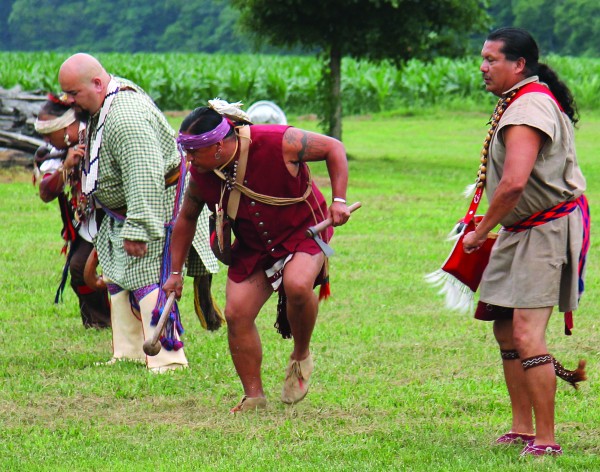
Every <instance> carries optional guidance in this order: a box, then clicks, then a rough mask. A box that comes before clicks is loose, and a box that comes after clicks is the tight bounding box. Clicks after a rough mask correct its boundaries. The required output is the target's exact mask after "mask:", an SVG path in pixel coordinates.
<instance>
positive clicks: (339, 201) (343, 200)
mask: <svg viewBox="0 0 600 472" xmlns="http://www.w3.org/2000/svg"><path fill="white" fill-rule="evenodd" d="M333 201H334V202H338V203H344V204H345V203H346V199H345V198H341V197H333Z"/></svg>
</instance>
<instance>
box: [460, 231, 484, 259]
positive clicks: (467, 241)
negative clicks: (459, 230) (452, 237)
mask: <svg viewBox="0 0 600 472" xmlns="http://www.w3.org/2000/svg"><path fill="white" fill-rule="evenodd" d="M486 240H487V234H486V235H485V236H483V237H481V236H478V235H477V231H471V232H470V233H467V234H465V237H464V238H463V250H464V251H465V252H466V253H467V254H471V253H472V252H475V251H477V249H479V248H480V247H481V246H483V243H485V242H486Z"/></svg>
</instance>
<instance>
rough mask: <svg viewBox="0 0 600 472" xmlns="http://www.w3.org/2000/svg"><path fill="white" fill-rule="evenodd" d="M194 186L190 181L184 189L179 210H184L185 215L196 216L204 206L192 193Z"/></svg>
mask: <svg viewBox="0 0 600 472" xmlns="http://www.w3.org/2000/svg"><path fill="white" fill-rule="evenodd" d="M195 187H196V185H195V184H194V183H193V182H191V181H190V184H189V186H188V188H187V189H186V191H185V198H184V200H183V205H182V208H181V211H182V212H185V215H186V216H193V217H196V218H197V217H198V215H199V214H200V212H201V211H202V208H203V207H204V202H203V201H202V200H201V199H200V198H199V197H198V196H197V195H196V194H195V193H194V190H195Z"/></svg>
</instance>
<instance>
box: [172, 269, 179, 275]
mask: <svg viewBox="0 0 600 472" xmlns="http://www.w3.org/2000/svg"><path fill="white" fill-rule="evenodd" d="M171 275H181V272H180V271H177V270H174V271H173V272H171Z"/></svg>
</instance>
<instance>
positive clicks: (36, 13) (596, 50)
mask: <svg viewBox="0 0 600 472" xmlns="http://www.w3.org/2000/svg"><path fill="white" fill-rule="evenodd" d="M236 3H237V4H238V6H239V3H240V2H235V1H234V0H165V1H163V2H149V1H148V0H102V1H100V0H86V1H83V0H74V1H71V0H0V50H4V51H47V50H54V51H74V50H80V51H90V52H106V51H113V52H140V51H144V52H170V51H178V52H207V53H216V52H221V53H223V52H225V53H242V52H270V53H283V52H294V53H298V52H302V49H300V46H296V49H290V48H284V47H281V46H270V45H269V44H267V43H265V42H264V41H263V42H261V38H260V37H259V36H257V35H256V34H252V33H251V32H249V31H248V30H241V29H240V27H239V22H238V19H239V16H240V11H239V8H236V7H235V5H234V4H236ZM242 3H243V2H242ZM276 3H277V4H282V5H287V4H289V5H291V6H292V7H296V6H297V5H298V4H300V5H301V4H302V3H304V4H306V8H307V9H314V6H315V5H317V7H318V8H321V9H323V10H324V9H327V8H328V4H329V3H331V2H328V1H326V0H325V1H319V2H315V1H314V0H306V1H304V2H299V1H290V0H278V1H277V2H276ZM353 3H356V2H353ZM390 3H392V4H398V2H397V1H393V0H392V1H391V2H390ZM421 3H431V5H432V6H434V7H435V8H439V6H440V4H443V3H449V2H448V1H447V0H446V1H444V2H434V1H433V0H431V1H430V2H421ZM477 3H478V4H479V8H480V9H481V10H482V11H483V12H485V13H486V14H487V17H488V19H487V21H486V27H487V29H488V30H490V29H493V28H496V27H499V26H509V25H511V26H520V27H523V28H526V29H528V30H529V31H531V33H532V34H533V35H534V37H535V38H536V39H537V40H538V42H539V44H540V47H541V49H542V52H543V53H544V54H547V53H555V54H561V55H572V56H590V57H600V2H598V0H512V1H510V0H488V1H487V2H486V1H484V0H481V1H479V2H477ZM292 4H294V5H292ZM340 15H341V16H340V21H343V12H340ZM482 37H483V34H481V35H479V36H478V37H477V39H474V40H473V41H471V43H470V44H469V47H470V50H469V52H470V53H477V51H478V48H479V47H480V46H481V44H480V43H481V39H482ZM389 40H390V41H391V42H393V40H394V39H393V37H390V38H389ZM309 52H314V50H310V51H309Z"/></svg>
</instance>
